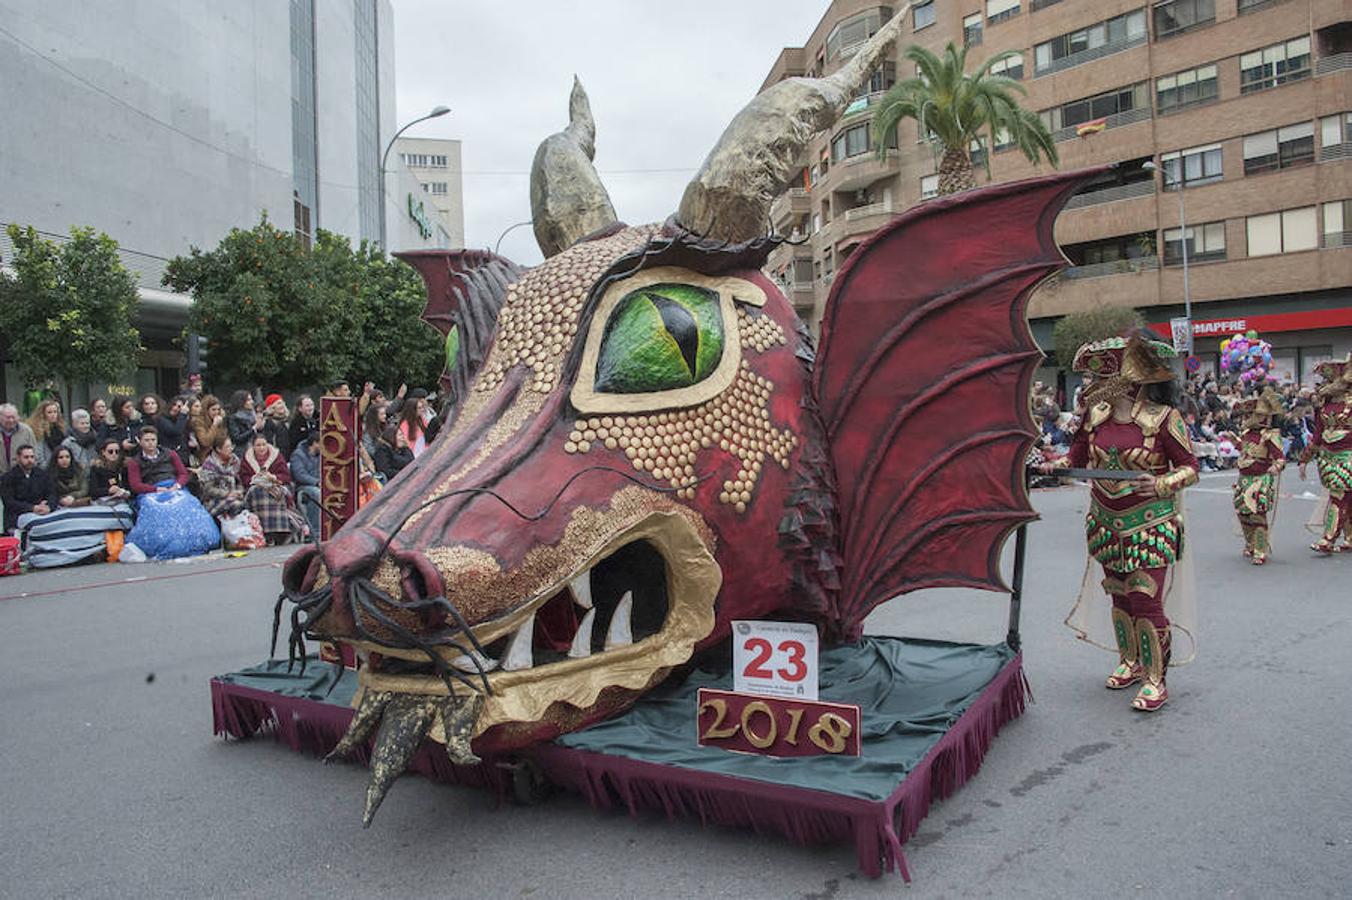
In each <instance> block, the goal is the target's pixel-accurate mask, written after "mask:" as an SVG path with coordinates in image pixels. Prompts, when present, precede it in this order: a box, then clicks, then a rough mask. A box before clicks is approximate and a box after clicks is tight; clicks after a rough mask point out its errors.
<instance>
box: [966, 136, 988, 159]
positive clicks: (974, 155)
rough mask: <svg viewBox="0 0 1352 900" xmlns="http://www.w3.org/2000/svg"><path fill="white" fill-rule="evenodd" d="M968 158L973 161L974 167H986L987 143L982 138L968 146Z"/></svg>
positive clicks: (976, 139) (975, 139)
mask: <svg viewBox="0 0 1352 900" xmlns="http://www.w3.org/2000/svg"><path fill="white" fill-rule="evenodd" d="M967 156H968V158H969V159H971V160H972V165H974V166H984V165H985V164H986V143H985V141H984V140H983V139H981V138H973V139H972V142H971V143H970V144H968V145H967Z"/></svg>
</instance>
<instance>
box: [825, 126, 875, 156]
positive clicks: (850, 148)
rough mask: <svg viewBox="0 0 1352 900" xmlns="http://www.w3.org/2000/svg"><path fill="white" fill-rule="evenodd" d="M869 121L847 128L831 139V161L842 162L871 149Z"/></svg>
mask: <svg viewBox="0 0 1352 900" xmlns="http://www.w3.org/2000/svg"><path fill="white" fill-rule="evenodd" d="M869 128H870V126H869V123H867V122H865V123H863V124H862V125H854V126H852V127H850V128H846V129H845V130H844V131H842V132H841V133H840V134H838V135H836V136H835V138H834V139H832V141H831V162H840V161H841V160H842V159H848V158H849V157H851V156H858V155H860V154H861V153H867V152H868V151H869Z"/></svg>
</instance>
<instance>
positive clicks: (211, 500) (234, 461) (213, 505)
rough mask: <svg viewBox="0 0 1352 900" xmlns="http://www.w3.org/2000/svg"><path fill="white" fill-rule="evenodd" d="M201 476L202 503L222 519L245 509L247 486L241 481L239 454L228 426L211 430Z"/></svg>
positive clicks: (199, 479)
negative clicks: (227, 428) (231, 438)
mask: <svg viewBox="0 0 1352 900" xmlns="http://www.w3.org/2000/svg"><path fill="white" fill-rule="evenodd" d="M202 454H203V456H202V466H201V468H200V469H199V470H198V473H197V480H198V482H199V483H200V484H201V486H202V505H203V506H205V507H206V508H207V512H209V513H211V514H212V515H213V516H215V517H216V518H218V519H225V518H229V517H230V516H234V515H238V514H239V513H240V512H242V511H243V510H244V486H243V485H242V484H240V482H239V458H238V457H237V456H235V445H234V443H233V442H232V441H231V440H230V435H228V434H226V433H225V429H217V430H215V431H213V432H211V435H210V437H209V438H208V439H207V443H206V444H205V445H204V449H203V450H202Z"/></svg>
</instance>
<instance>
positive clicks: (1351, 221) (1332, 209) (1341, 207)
mask: <svg viewBox="0 0 1352 900" xmlns="http://www.w3.org/2000/svg"><path fill="white" fill-rule="evenodd" d="M1323 219H1324V244H1323V246H1325V247H1352V230H1345V229H1347V227H1348V225H1352V200H1335V201H1333V202H1332V203H1325V204H1324V215H1323Z"/></svg>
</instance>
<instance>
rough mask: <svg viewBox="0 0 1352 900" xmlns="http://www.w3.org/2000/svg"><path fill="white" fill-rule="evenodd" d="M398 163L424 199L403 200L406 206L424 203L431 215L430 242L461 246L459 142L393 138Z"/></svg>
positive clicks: (462, 215)
mask: <svg viewBox="0 0 1352 900" xmlns="http://www.w3.org/2000/svg"><path fill="white" fill-rule="evenodd" d="M394 150H395V152H396V153H398V154H399V160H400V161H401V162H402V163H403V164H404V165H405V166H407V167H408V170H409V172H410V173H411V174H412V175H413V177H414V178H415V179H417V182H418V184H419V185H420V186H421V187H422V190H423V194H424V196H423V197H421V198H413V197H409V198H407V202H408V203H409V204H410V205H416V204H417V203H420V202H426V203H428V204H430V205H431V207H432V209H433V211H434V212H435V221H434V226H433V227H434V229H435V232H436V233H435V235H434V238H433V240H434V242H435V244H436V246H438V247H463V246H465V197H464V193H463V191H462V182H461V178H460V142H459V141H453V140H446V139H444V138H410V137H401V138H397V139H396V140H395V142H394Z"/></svg>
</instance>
